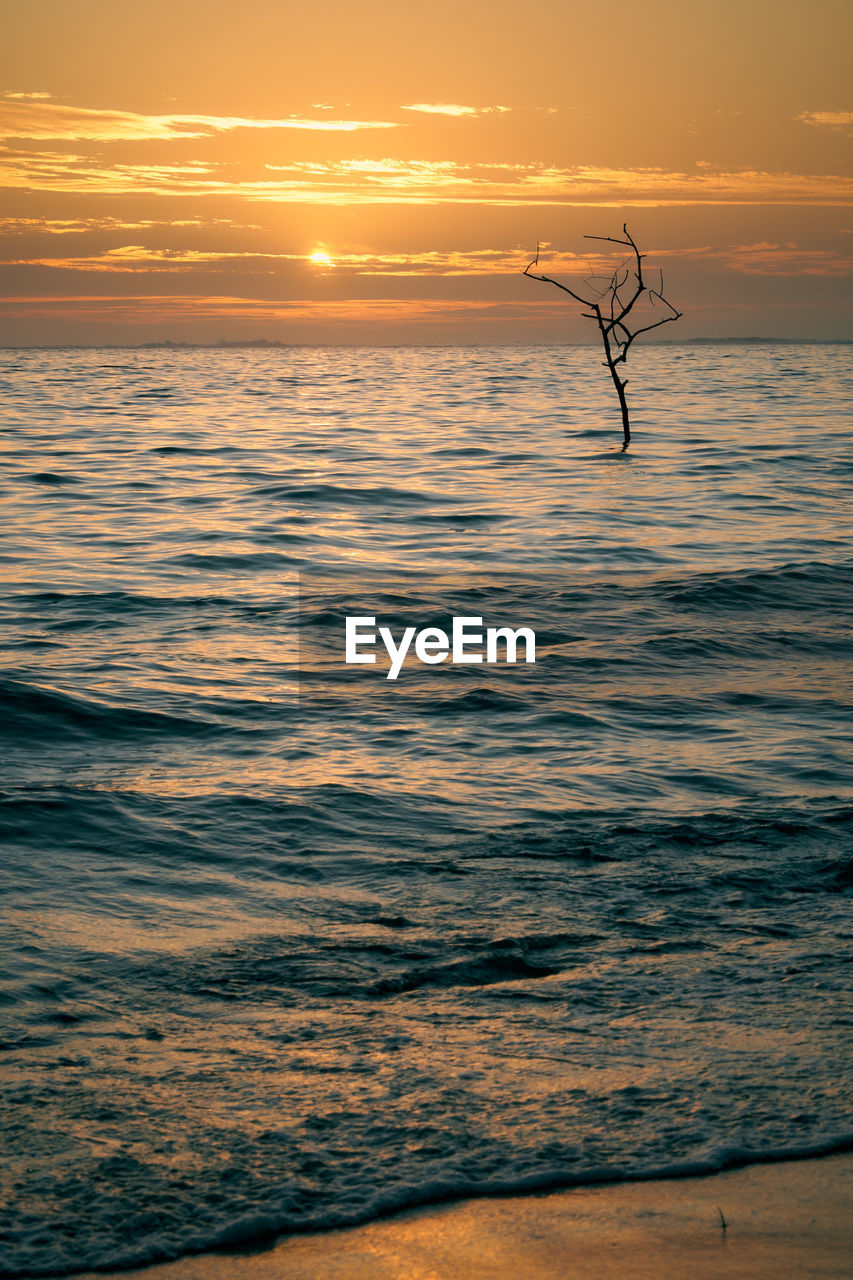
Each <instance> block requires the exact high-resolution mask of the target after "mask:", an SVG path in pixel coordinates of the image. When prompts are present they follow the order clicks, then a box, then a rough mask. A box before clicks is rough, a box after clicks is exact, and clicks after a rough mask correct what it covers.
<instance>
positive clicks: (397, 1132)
mask: <svg viewBox="0 0 853 1280" xmlns="http://www.w3.org/2000/svg"><path fill="white" fill-rule="evenodd" d="M633 365H634V367H633V368H632V369H631V370H630V371H629V372H630V373H631V383H630V386H629V396H630V395H631V394H632V393H633V401H632V403H633V410H634V432H635V438H634V442H633V444H632V447H631V449H630V450H629V451H628V452H627V453H622V452H620V449H619V445H620V441H621V437H620V429H619V425H618V415H617V413H616V411H615V410H616V406H615V400H614V398H613V394H612V388H611V387H610V385H609V383H608V380H607V375H606V371H605V370H603V369H602V368H601V367H600V363H599V357H598V353H597V351H596V350H595V348H592V347H567V348H557V347H495V348H477V349H465V348H450V347H447V348H428V349H416V348H395V349H381V350H380V349H307V348H305V349H303V348H295V349H292V350H256V349H246V350H197V349H189V350H181V349H179V350H162V349H151V350H137V351H124V350H112V349H104V350H90V351H81V350H64V351H31V350H26V351H5V352H0V385H2V398H3V403H4V405H5V408H4V411H3V412H4V433H3V439H2V454H0V463H2V477H1V478H0V500H2V503H3V508H4V521H3V528H4V530H5V533H4V535H3V546H2V559H0V566H2V577H3V591H2V601H0V626H2V633H3V650H2V668H1V669H0V700H2V715H0V758H2V768H0V777H2V782H0V836H2V862H0V888H2V893H3V902H4V912H3V926H2V928H3V957H4V958H3V971H2V982H0V1014H2V1034H0V1050H2V1052H0V1106H2V1111H3V1120H2V1133H3V1140H4V1142H5V1143H6V1144H7V1145H6V1150H5V1152H4V1157H3V1168H4V1170H5V1172H4V1174H3V1176H2V1179H0V1200H2V1206H0V1275H3V1276H23V1275H30V1276H38V1275H42V1276H43V1275H51V1274H62V1273H69V1272H73V1271H75V1270H82V1269H84V1268H90V1267H95V1266H100V1267H106V1266H115V1265H130V1264H136V1263H143V1262H147V1261H154V1260H157V1259H161V1258H169V1257H174V1256H177V1255H179V1254H182V1253H186V1252H190V1251H194V1250H203V1249H209V1248H215V1247H217V1246H224V1245H231V1244H235V1243H239V1242H244V1241H252V1240H257V1239H259V1238H263V1237H264V1236H267V1235H271V1234H274V1233H276V1232H282V1231H293V1230H299V1229H303V1228H317V1227H326V1226H334V1225H340V1224H344V1223H351V1222H356V1221H359V1220H363V1219H365V1218H368V1217H370V1216H371V1215H374V1214H377V1213H380V1212H384V1211H387V1210H389V1209H392V1208H395V1207H398V1206H402V1205H407V1204H413V1203H423V1202H427V1201H430V1200H435V1199H439V1198H441V1197H445V1196H449V1195H462V1194H466V1193H478V1192H483V1191H489V1190H497V1189H500V1190H508V1189H521V1188H525V1187H543V1186H554V1185H570V1184H572V1183H578V1182H585V1181H591V1180H599V1179H622V1178H633V1177H643V1176H648V1175H649V1174H652V1173H666V1172H685V1171H691V1170H695V1171H700V1170H710V1169H717V1168H722V1167H725V1166H726V1165H728V1164H732V1163H736V1162H742V1161H749V1160H761V1159H768V1158H779V1157H782V1156H785V1155H788V1154H803V1153H807V1152H809V1153H811V1152H821V1151H829V1150H836V1149H839V1148H840V1147H842V1146H844V1145H845V1144H848V1143H849V1141H850V1135H851V1131H853V1121H851V1114H850V1103H849V1074H850V1054H849V1028H850V1009H849V1006H847V1005H845V1003H844V995H845V990H846V989H847V988H846V983H845V978H846V973H847V970H846V968H845V962H846V961H848V960H849V955H850V940H851V932H853V931H851V925H850V917H849V914H846V913H845V912H846V909H847V907H848V892H849V888H850V884H851V868H853V858H851V852H853V851H852V850H851V834H853V806H851V782H853V768H851V755H850V750H849V742H850V734H849V724H850V696H849V695H850V617H851V612H853V554H851V545H850V536H849V535H850V496H851V480H853V461H851V453H850V413H849V405H850V402H851V391H853V370H852V369H851V348H850V347H849V346H817V345H804V346H773V345H764V344H752V345H741V346H738V345H721V346H708V347H702V346H689V345H683V346H680V345H671V346H670V345H660V346H651V345H650V346H648V347H647V348H646V349H645V350H643V351H640V350H638V351H637V352H636V354H635V355H634V357H633ZM353 615H366V616H375V617H376V618H377V624H380V623H385V624H387V625H388V626H390V627H391V628H392V630H393V631H394V632H395V634H397V633H399V632H400V631H401V630H402V628H403V627H404V626H407V625H416V626H420V627H423V626H427V625H439V626H447V625H448V620H449V619H451V618H452V617H454V616H479V617H482V618H483V619H484V625H496V626H500V625H512V626H513V627H518V626H521V625H528V626H530V627H532V628H534V629H535V632H536V639H537V654H536V656H537V661H536V663H535V665H533V664H526V663H518V664H516V665H507V664H501V665H492V666H486V665H480V666H477V665H474V664H472V665H465V666H460V665H452V664H450V663H449V662H448V663H442V664H437V665H432V666H426V665H422V664H420V663H418V662H417V661H412V660H409V661H407V662H406V664H405V666H404V667H403V669H402V671H401V672H400V675H399V678H398V679H397V680H395V681H392V680H388V679H387V678H386V667H387V664H385V665H384V666H383V664H382V663H381V662H379V663H377V664H376V665H375V666H369V665H359V666H347V665H346V664H345V663H344V662H343V661H342V637H343V628H344V619H345V617H347V616H353Z"/></svg>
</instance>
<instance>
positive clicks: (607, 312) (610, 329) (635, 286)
mask: <svg viewBox="0 0 853 1280" xmlns="http://www.w3.org/2000/svg"><path fill="white" fill-rule="evenodd" d="M622 230H623V232H624V233H625V239H624V240H617V239H616V238H615V237H614V236H584V240H606V241H607V242H608V243H609V244H622V245H625V247H626V248H629V249H631V250H632V251H633V254H634V262H633V264H632V266H633V269H632V266H629V265H626V264H625V263H623V264H622V265H621V266H620V267H617V268H616V270H615V271H614V272H613V274H612V275H611V276H610V278H609V280H606V282H605V284H604V286H603V287H602V288H600V289H599V288H596V287H595V277H592V278H591V279H588V280H587V281H586V285H587V288H588V289H589V291H590V292H594V293H595V294H596V295H597V297H595V298H584V297H582V296H581V295H580V294H579V293H576V292H575V290H574V289H570V288H569V287H568V285H565V284H560V282H559V280H553V279H552V278H551V276H539V275H536V274H535V273H534V272H533V271H532V270H531V267H538V266H539V245H537V246H536V257H535V258H534V259H533V261H532V262H529V263H528V264H527V266H526V267H525V269H524V274H525V275H526V276H530V279H531V280H544V282H545V283H546V284H553V285H554V286H555V287H556V288H557V289H562V290H563V292H564V293H567V294H569V296H570V297H572V298H574V300H575V302H579V303H580V304H581V305H582V306H584V307H589V311H585V312H583V315H584V318H585V319H586V320H595V321H596V323H597V325H598V330H599V333H600V334H601V341H602V343H603V344H604V355H605V359H604V365H605V367H606V368H608V369H609V370H610V376H611V378H612V379H613V385H614V386H615V388H616V394H617V396H618V397H619V407H620V409H621V410H622V434H623V436H624V442H623V444H622V450H623V452H624V450H625V449H627V448H628V445H629V444H630V442H631V427H630V424H629V421H628V402H627V401H626V399H625V387H626V386H627V384H628V379H627V378H620V376H619V370H618V368H617V366H618V365H620V364H624V363H625V361H626V359H627V356H628V351H629V349H630V346H631V343H632V342H633V341H634V339H635V338H639V336H640V334H641V333H648V332H649V330H650V329H657V328H658V327H659V326H660V325H662V324H668V323H669V321H670V320H677V319H678V318H679V316H681V315H682V312H680V311H676V309H675V307H674V306H673V305H672V303H671V302H667V300H666V298H665V297H664V296H663V273H662V272H661V273H659V274H660V285H659V287H658V288H657V289H652V288H650V287H649V286H648V285H647V284H646V282H645V280H644V279H643V258H644V257H645V256H646V255H645V254H644V253H640V251H639V249H638V248H637V246H636V244H635V243H634V241H633V239H632V238H631V236H630V235H629V234H628V227H627V224H625V225H623V227H622ZM632 276H633V282H631V283H629V281H631V277H632ZM643 294H646V295H647V297H648V300H649V302H650V303H651V305H652V306H657V305H658V303H663V305H664V306H665V307H667V308H668V310H669V312H670V314H669V315H666V316H664V317H663V319H661V320H655V321H654V323H653V324H646V325H642V326H640V327H639V328H629V326H628V324H627V320H628V316H629V315H630V314H631V312H632V311H633V310H634V307H635V306H636V304H637V303H638V302H639V301H640V299H641V298H642V296H643Z"/></svg>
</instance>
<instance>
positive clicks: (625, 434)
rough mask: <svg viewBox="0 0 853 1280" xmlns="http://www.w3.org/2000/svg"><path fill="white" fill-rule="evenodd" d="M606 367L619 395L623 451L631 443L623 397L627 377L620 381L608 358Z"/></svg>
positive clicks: (625, 404)
mask: <svg viewBox="0 0 853 1280" xmlns="http://www.w3.org/2000/svg"><path fill="white" fill-rule="evenodd" d="M608 355H609V353H608ZM607 367H608V369H609V370H610V374H611V376H612V378H613V385H614V386H615V388H616V394H617V396H618V397H619V408H620V409H621V410H622V451H623V453H624V451H625V450H626V449H627V448H628V445H629V444H630V443H631V428H630V426H629V425H628V401H627V400H626V399H625V386H626V383H627V381H628V379H627V378H626V379H625V382H623V381H622V379H621V378H620V377H619V374H618V373H617V372H616V366H615V365H614V364H611V362H610V360H609V359H608V361H607Z"/></svg>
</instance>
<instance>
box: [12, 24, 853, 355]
mask: <svg viewBox="0 0 853 1280" xmlns="http://www.w3.org/2000/svg"><path fill="white" fill-rule="evenodd" d="M3 27H4V40H3V48H2V51H0V184H2V187H3V192H2V204H0V293H1V294H2V298H0V344H5V345H31V344H32V345H43V344H44V345H47V344H66V343H74V344H84V345H88V344H92V345H96V344H98V343H104V342H107V343H120V344H125V343H126V344H136V343H145V342H157V341H166V340H168V341H174V342H216V341H220V340H255V339H259V338H267V339H269V340H277V341H281V342H297V343H301V342H307V343H312V344H313V343H344V344H362V343H367V344H371V343H381V344H385V343H401V342H402V343H492V342H519V341H520V342H562V341H577V340H581V339H583V338H584V337H585V336H588V335H587V330H588V329H589V328H590V325H589V321H585V320H584V319H583V318H582V317H580V315H579V314H578V313H579V308H577V307H576V306H575V305H574V304H573V303H572V302H571V300H570V299H568V297H567V296H566V295H564V294H560V293H559V292H558V291H557V290H554V289H552V288H550V287H549V286H547V285H543V284H541V283H537V282H536V281H533V280H530V279H528V278H525V277H524V276H523V275H522V272H523V269H524V267H525V266H526V265H527V263H528V262H529V261H530V260H531V258H532V256H533V254H534V253H535V250H536V246H537V243H539V244H541V245H542V248H541V250H540V270H542V271H544V272H546V273H548V274H553V275H555V276H556V277H557V278H558V279H561V280H564V281H566V282H567V283H570V284H571V283H572V282H574V284H575V285H576V286H578V285H581V284H582V283H583V282H585V281H588V280H589V278H590V277H591V276H593V277H595V276H598V275H600V274H601V273H602V272H609V271H610V270H612V269H613V267H614V266H616V265H618V263H619V261H621V253H620V251H619V250H618V248H616V249H615V250H614V253H615V257H614V256H613V255H612V254H609V253H608V252H607V249H608V246H607V245H606V244H602V243H601V242H595V241H589V240H585V239H584V237H585V236H619V235H620V234H621V229H622V225H623V223H627V225H628V228H629V231H630V232H631V234H632V235H633V237H634V238H635V240H637V242H638V243H639V245H640V248H641V249H642V250H643V251H644V252H646V253H647V254H648V257H647V259H646V261H647V265H648V266H649V267H650V268H653V269H654V281H655V283H657V281H658V280H659V278H660V277H659V275H658V274H657V273H658V270H660V271H661V272H662V273H663V279H664V287H665V293H666V295H667V297H668V298H670V299H671V301H672V302H673V303H674V305H675V306H676V307H677V308H678V310H679V311H682V312H683V313H684V318H683V319H682V320H680V321H679V322H678V325H677V327H676V326H675V325H673V326H666V329H665V330H664V334H665V336H667V337H673V338H683V339H687V338H692V337H724V336H766V337H791V338H818V339H827V338H828V339H836V338H848V339H849V338H851V337H853V325H851V320H850V317H851V307H850V293H851V289H850V266H851V259H853V215H851V207H850V206H851V198H853V174H851V137H853V89H851V77H850V72H849V50H850V48H851V44H853V40H851V37H853V3H851V0H807V2H802V0H774V2H773V3H770V2H769V0H748V2H746V0H713V3H710V2H708V0H642V3H636V0H633V2H632V3H624V2H623V0H609V3H607V4H606V5H593V4H590V3H588V0H583V3H580V2H578V0H525V2H524V3H521V2H519V0H489V2H488V3H485V2H483V0H431V2H430V3H423V2H421V0H410V2H409V4H408V7H406V8H405V9H404V8H402V7H401V6H399V5H398V3H390V2H388V0H347V2H346V3H345V2H343V0H311V3H306V0H298V2H297V0H241V2H240V3H225V2H223V0H203V2H201V0H146V3H144V4H133V5H125V6H120V5H117V4H116V3H115V0H74V2H73V3H70V2H69V0H3ZM664 334H662V335H661V336H664ZM592 336H594V335H592Z"/></svg>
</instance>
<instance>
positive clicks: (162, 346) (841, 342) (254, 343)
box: [0, 336, 853, 351]
mask: <svg viewBox="0 0 853 1280" xmlns="http://www.w3.org/2000/svg"><path fill="white" fill-rule="evenodd" d="M749 344H766V345H772V346H794V347H801V346H810V347H845V346H850V345H851V344H853V338H761V337H756V336H752V337H748V338H736V337H732V338H657V339H655V338H652V339H650V341H649V343H648V345H649V346H667V347H693V346H746V345H749ZM591 345H594V343H590V342H395V343H387V342H380V343H375V342H351V343H350V342H346V343H345V342H282V341H281V340H280V339H278V338H222V339H221V340H220V341H219V342H177V341H174V340H173V339H171V338H164V339H163V341H162V342H50V343H21V344H20V345H18V344H11V343H2V344H0V351H152V350H153V351H157V350H166V351H174V350H178V351H217V350H232V349H234V348H244V347H259V348H261V349H264V348H269V349H270V350H276V351H279V350H282V351H287V350H292V349H296V348H299V347H311V348H314V347H330V348H333V347H527V346H530V347H559V346H565V347H586V346H591Z"/></svg>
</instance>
